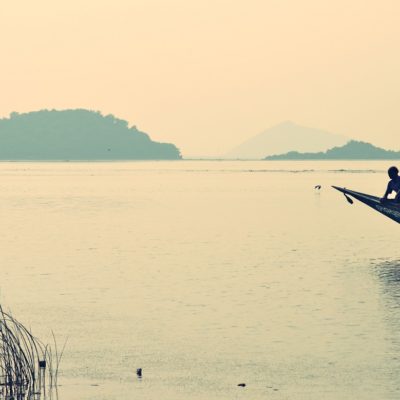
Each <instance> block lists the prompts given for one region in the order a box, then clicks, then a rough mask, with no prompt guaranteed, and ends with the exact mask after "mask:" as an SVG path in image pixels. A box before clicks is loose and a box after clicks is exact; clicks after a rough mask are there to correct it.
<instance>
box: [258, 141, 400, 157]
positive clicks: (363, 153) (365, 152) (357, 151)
mask: <svg viewBox="0 0 400 400" xmlns="http://www.w3.org/2000/svg"><path fill="white" fill-rule="evenodd" d="M398 159H400V151H393V150H385V149H382V148H380V147H375V146H374V145H372V144H370V143H366V142H358V141H355V140H351V141H350V142H348V143H346V144H345V145H344V146H340V147H334V148H332V149H329V150H327V151H325V152H318V153H299V152H297V151H290V152H288V153H285V154H278V155H272V156H268V157H265V158H264V160H398Z"/></svg>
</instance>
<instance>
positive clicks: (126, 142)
mask: <svg viewBox="0 0 400 400" xmlns="http://www.w3.org/2000/svg"><path fill="white" fill-rule="evenodd" d="M181 158H182V156H181V154H180V151H179V149H178V148H177V147H176V146H175V145H173V144H170V143H159V142H154V141H152V140H151V139H150V137H149V136H148V135H147V134H146V133H144V132H141V131H139V130H138V129H137V128H136V126H132V127H129V125H128V122H127V121H125V120H122V119H119V118H116V117H115V116H113V115H111V114H108V115H105V116H104V115H102V114H101V113H100V112H99V111H90V110H85V109H74V110H40V111H34V112H29V113H18V112H12V113H11V114H10V117H9V118H3V119H0V160H27V161H29V160H38V161H39V160H55V161H56V160H179V159H181Z"/></svg>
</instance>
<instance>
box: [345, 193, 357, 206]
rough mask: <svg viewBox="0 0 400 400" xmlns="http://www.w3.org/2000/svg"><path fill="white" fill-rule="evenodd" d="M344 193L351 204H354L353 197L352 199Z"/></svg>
mask: <svg viewBox="0 0 400 400" xmlns="http://www.w3.org/2000/svg"><path fill="white" fill-rule="evenodd" d="M343 194H344V197H346V200H347V201H348V202H349V203H350V204H354V201H353V199H351V198H350V197H349V196H347V194H346V193H343Z"/></svg>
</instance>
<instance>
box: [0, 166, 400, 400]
mask: <svg viewBox="0 0 400 400" xmlns="http://www.w3.org/2000/svg"><path fill="white" fill-rule="evenodd" d="M389 164H390V163H389ZM387 167H388V163H386V162H383V163H382V162H369V163H360V162H345V163H343V162H341V163H331V162H308V163H304V162H290V163H287V162H211V161H182V162H137V163H1V164H0V178H1V180H0V182H1V207H0V213H1V215H0V221H1V231H0V234H1V269H2V274H1V276H2V278H1V281H0V290H1V292H0V300H1V303H2V304H3V306H4V307H5V308H6V309H10V310H12V312H13V314H14V316H15V317H17V318H18V319H19V320H21V321H22V322H24V323H25V324H26V325H28V326H30V327H31V329H32V331H33V332H34V333H35V334H36V335H37V336H39V337H41V338H42V339H44V340H45V341H50V340H51V330H54V331H55V333H56V335H57V337H58V341H59V344H60V343H61V344H62V342H63V341H64V339H65V338H66V337H68V338H69V341H68V345H67V349H66V353H65V356H64V359H63V362H62V366H61V369H62V371H61V375H60V377H59V383H60V384H62V386H61V387H60V390H59V395H60V400H75V399H76V400H78V399H79V400H94V399H96V400H99V399H111V400H113V399H128V398H135V399H139V400H153V399H163V400H181V399H194V400H200V399H201V400H206V399H207V400H214V399H215V400H217V399H218V400H220V399H251V400H257V399H270V398H272V399H296V400H297V399H299V400H300V399H304V400H314V399H318V400H319V399H374V400H376V399H380V400H382V399H383V400H384V399H398V398H399V397H400V378H399V376H398V370H399V367H400V333H399V332H400V307H399V306H400V250H399V235H400V227H399V226H398V225H397V224H396V223H394V222H392V221H390V220H389V219H387V218H385V217H383V216H381V215H379V214H378V213H375V212H374V211H372V210H370V209H368V208H367V207H365V206H363V205H361V204H354V205H353V206H350V205H349V204H348V203H347V202H346V201H345V199H344V197H343V196H342V195H341V194H340V193H338V192H335V191H334V190H332V189H330V187H329V185H331V184H336V185H339V186H346V187H348V188H352V189H355V190H359V191H362V192H367V193H371V194H378V195H381V194H383V192H384V189H385V185H386V175H385V170H386V168H387ZM316 184H321V185H322V190H321V191H320V192H316V191H315V190H314V185H316ZM139 367H141V368H143V379H142V380H138V379H137V378H136V376H135V371H136V368H139ZM242 382H245V383H246V384H247V386H246V388H240V387H237V384H238V383H242Z"/></svg>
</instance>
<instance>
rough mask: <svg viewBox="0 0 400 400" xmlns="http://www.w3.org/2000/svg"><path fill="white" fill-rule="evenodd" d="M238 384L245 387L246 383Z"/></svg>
mask: <svg viewBox="0 0 400 400" xmlns="http://www.w3.org/2000/svg"><path fill="white" fill-rule="evenodd" d="M238 386H240V387H246V384H245V383H239V384H238Z"/></svg>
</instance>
